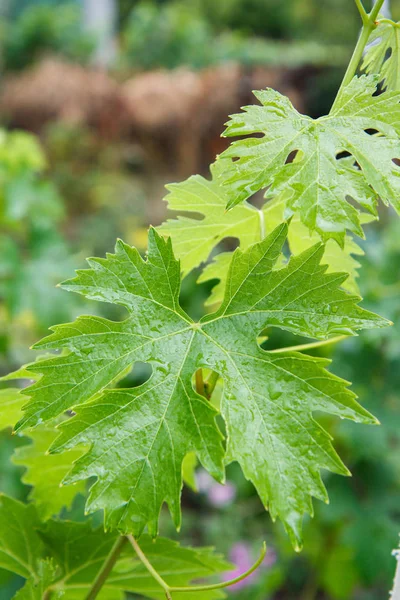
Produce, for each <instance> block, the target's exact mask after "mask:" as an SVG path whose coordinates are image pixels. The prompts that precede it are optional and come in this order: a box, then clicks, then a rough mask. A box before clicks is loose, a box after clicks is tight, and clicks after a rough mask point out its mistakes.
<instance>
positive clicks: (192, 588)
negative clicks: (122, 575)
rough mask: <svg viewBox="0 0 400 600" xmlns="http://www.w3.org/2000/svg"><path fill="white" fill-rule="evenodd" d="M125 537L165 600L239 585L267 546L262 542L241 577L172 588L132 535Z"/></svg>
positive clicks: (265, 551) (251, 571) (257, 563)
mask: <svg viewBox="0 0 400 600" xmlns="http://www.w3.org/2000/svg"><path fill="white" fill-rule="evenodd" d="M126 537H127V539H128V540H129V542H130V544H131V545H132V547H133V549H134V550H135V552H136V554H137V555H138V557H139V559H140V560H141V561H142V563H143V564H144V566H145V567H146V569H147V570H148V572H149V573H150V575H151V576H152V577H153V578H154V579H155V580H156V581H157V583H159V585H160V586H161V587H162V589H163V590H164V592H165V597H166V598H167V600H172V596H171V593H172V592H204V591H209V590H218V589H222V588H226V587H229V586H230V585H234V584H235V583H239V581H243V579H245V578H246V577H248V576H249V575H251V574H252V573H254V571H255V570H256V569H257V568H258V567H259V566H260V565H261V563H262V561H263V560H264V557H265V555H266V553H267V546H266V544H265V542H263V545H262V548H261V552H260V556H259V557H258V559H257V560H256V562H255V563H254V565H252V566H251V567H250V569H248V570H247V571H246V572H245V573H242V574H241V575H239V576H238V577H235V578H234V579H229V580H228V581H221V582H220V583H211V584H209V585H191V586H187V587H174V586H169V585H168V583H167V582H166V581H164V579H163V578H162V577H161V575H160V574H159V573H157V571H156V570H155V568H154V567H153V565H152V564H151V563H150V561H149V560H148V558H147V557H146V555H145V554H144V552H143V550H142V549H141V548H140V546H139V544H138V543H137V541H136V540H135V538H134V537H133V535H127V536H126Z"/></svg>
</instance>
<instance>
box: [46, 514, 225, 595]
mask: <svg viewBox="0 0 400 600" xmlns="http://www.w3.org/2000/svg"><path fill="white" fill-rule="evenodd" d="M41 537H42V538H43V540H44V542H45V543H46V546H47V548H48V549H49V552H51V555H52V556H53V557H54V558H53V560H54V561H55V562H56V563H57V564H59V565H61V566H62V580H63V582H64V585H65V587H66V588H67V589H68V588H70V589H71V591H72V590H75V594H76V596H74V598H75V597H76V598H82V599H83V598H85V597H86V594H87V592H88V587H89V584H90V583H92V582H93V580H94V578H95V576H96V574H97V573H98V571H99V569H100V567H101V565H102V564H103V562H104V560H105V558H106V556H107V555H108V553H109V551H110V549H111V548H112V546H113V545H114V543H115V541H116V538H117V536H116V535H115V534H105V533H104V532H103V531H102V530H101V529H96V530H93V529H92V528H91V526H90V525H89V524H80V523H67V524H66V523H65V522H63V521H49V523H48V524H47V526H46V528H45V529H44V530H43V531H42V532H41ZM140 546H141V549H142V550H143V552H144V553H145V555H146V557H147V559H148V560H149V561H150V562H151V564H152V565H153V567H154V568H155V569H156V571H157V572H158V573H159V574H160V575H161V577H163V578H164V577H165V581H166V582H167V583H168V584H169V585H171V586H172V585H173V586H186V585H189V584H190V583H191V582H192V580H193V579H198V578H203V577H209V576H211V575H214V574H216V573H220V572H222V571H226V570H229V569H230V568H231V565H230V564H229V563H227V562H226V561H225V560H223V559H222V558H221V556H219V555H218V554H215V553H214V551H213V549H212V548H198V549H197V548H184V547H182V546H180V545H179V544H177V543H176V542H173V541H171V540H168V539H165V538H160V537H159V538H157V539H156V540H153V539H152V538H151V537H150V536H149V535H143V536H142V537H141V538H140ZM60 578H61V577H60ZM102 592H103V594H107V596H106V597H110V598H112V599H114V598H116V597H117V594H118V593H119V594H121V593H122V592H131V593H133V594H139V595H142V596H145V597H146V598H155V599H158V598H159V599H160V600H161V599H163V598H165V594H164V592H163V590H162V589H161V588H160V587H159V586H158V584H157V583H156V582H155V581H154V579H153V578H152V576H151V575H150V573H149V572H148V571H147V570H146V568H145V567H144V565H143V564H142V563H141V562H140V561H139V559H138V558H137V557H136V556H135V555H134V554H132V549H131V548H130V547H129V548H128V549H127V550H126V551H124V553H123V554H122V556H121V559H120V560H119V561H118V562H117V564H116V566H115V567H114V569H113V571H112V572H111V575H110V576H109V577H108V579H107V582H106V585H105V587H104V588H103V590H102ZM113 594H114V595H113ZM101 597H102V596H101ZM177 597H178V596H177ZM185 597H188V598H190V597H191V595H187V596H185ZM193 597H194V596H193ZM222 597H224V595H223V594H221V593H219V592H218V591H212V592H210V593H209V594H207V595H205V596H204V599H205V600H206V599H207V600H208V599H210V600H211V599H214V598H222Z"/></svg>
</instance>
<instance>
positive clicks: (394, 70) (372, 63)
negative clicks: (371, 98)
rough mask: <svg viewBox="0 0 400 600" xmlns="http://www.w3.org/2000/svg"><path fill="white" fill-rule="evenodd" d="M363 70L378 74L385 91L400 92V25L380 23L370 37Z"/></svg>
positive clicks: (386, 21)
mask: <svg viewBox="0 0 400 600" xmlns="http://www.w3.org/2000/svg"><path fill="white" fill-rule="evenodd" d="M361 68H362V70H363V71H365V72H366V73H368V74H371V73H376V74H378V75H379V80H380V81H383V82H384V84H383V85H384V89H388V90H397V91H398V90H400V23H395V22H394V21H389V20H385V21H383V22H382V21H380V22H379V25H378V27H376V28H375V29H374V30H373V32H372V33H371V35H370V37H369V40H368V46H367V50H366V52H365V54H364V57H363V61H362V64H361Z"/></svg>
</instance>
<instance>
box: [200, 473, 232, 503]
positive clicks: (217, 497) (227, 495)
mask: <svg viewBox="0 0 400 600" xmlns="http://www.w3.org/2000/svg"><path fill="white" fill-rule="evenodd" d="M196 481H197V487H198V489H199V492H203V493H204V494H206V496H207V499H208V501H209V503H210V504H211V505H212V506H216V507H222V506H227V505H228V504H231V503H232V502H233V500H234V499H235V497H236V487H235V486H234V485H233V483H230V482H229V481H228V482H227V483H226V484H225V485H221V484H220V483H217V482H216V481H215V480H214V479H213V478H212V477H211V475H209V474H208V473H207V471H205V470H203V469H201V470H200V471H199V472H198V473H197V474H196Z"/></svg>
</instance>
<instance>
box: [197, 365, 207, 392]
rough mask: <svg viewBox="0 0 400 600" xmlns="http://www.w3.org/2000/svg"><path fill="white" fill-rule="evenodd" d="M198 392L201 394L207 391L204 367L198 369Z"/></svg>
mask: <svg viewBox="0 0 400 600" xmlns="http://www.w3.org/2000/svg"><path fill="white" fill-rule="evenodd" d="M196 392H197V393H198V394H200V396H205V395H206V391H205V389H204V380H203V369H197V371H196Z"/></svg>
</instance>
